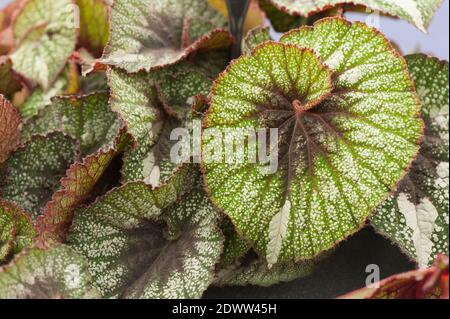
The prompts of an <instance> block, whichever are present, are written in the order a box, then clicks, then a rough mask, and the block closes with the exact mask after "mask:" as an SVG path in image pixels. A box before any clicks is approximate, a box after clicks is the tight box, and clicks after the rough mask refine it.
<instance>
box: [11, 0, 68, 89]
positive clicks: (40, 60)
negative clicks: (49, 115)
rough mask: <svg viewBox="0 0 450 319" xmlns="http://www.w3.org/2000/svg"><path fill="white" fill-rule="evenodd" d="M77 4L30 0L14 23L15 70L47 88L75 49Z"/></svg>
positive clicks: (63, 0) (60, 1)
mask: <svg viewBox="0 0 450 319" xmlns="http://www.w3.org/2000/svg"><path fill="white" fill-rule="evenodd" d="M74 8H75V4H74V3H73V2H72V1H71V0H29V1H27V2H26V3H25V5H24V6H23V8H22V9H21V11H20V13H19V14H18V16H17V17H16V18H15V21H14V25H13V33H14V40H15V44H16V49H15V51H14V53H13V54H12V55H11V60H12V61H13V67H14V70H16V71H17V72H18V73H20V74H22V75H24V76H25V77H27V78H30V79H32V80H34V81H36V82H37V83H38V84H39V85H40V86H41V87H42V88H43V89H44V91H46V90H47V89H48V88H50V87H51V86H52V84H53V82H54V81H55V80H56V78H57V77H58V74H59V73H60V72H61V71H62V69H63V68H64V65H65V64H66V61H67V59H68V58H69V56H70V55H71V54H72V52H73V50H74V49H75V44H76V37H77V32H76V25H75V22H76V21H75V11H74V10H75V9H74Z"/></svg>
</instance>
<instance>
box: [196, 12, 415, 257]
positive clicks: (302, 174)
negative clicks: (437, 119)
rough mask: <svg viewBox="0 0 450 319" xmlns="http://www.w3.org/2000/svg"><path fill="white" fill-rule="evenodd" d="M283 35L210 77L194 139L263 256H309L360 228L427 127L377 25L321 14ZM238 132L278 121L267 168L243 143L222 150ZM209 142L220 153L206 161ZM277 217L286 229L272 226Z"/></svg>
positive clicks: (226, 205) (225, 203)
mask: <svg viewBox="0 0 450 319" xmlns="http://www.w3.org/2000/svg"><path fill="white" fill-rule="evenodd" d="M281 41H282V43H273V42H265V43H263V44H261V45H260V46H259V47H257V48H256V49H255V50H254V51H253V52H252V54H251V55H247V56H243V57H241V58H239V59H238V60H236V61H234V62H233V63H232V64H231V65H230V66H229V67H228V69H227V70H226V72H224V73H223V74H222V75H221V76H220V77H219V79H218V80H217V81H216V82H215V84H214V86H213V89H212V96H211V106H210V109H209V111H208V113H207V115H206V117H205V119H204V126H205V127H206V130H204V132H203V141H202V143H203V162H202V165H203V170H204V172H205V180H206V186H207V189H208V191H209V192H210V195H211V198H212V200H213V202H214V203H216V204H217V205H218V206H219V207H220V208H222V209H223V210H224V212H225V213H226V214H227V215H228V216H229V217H230V218H231V219H232V221H233V224H234V225H235V226H236V228H237V231H238V232H239V233H240V234H242V235H243V236H244V237H245V238H246V239H247V240H249V241H250V242H252V243H253V244H254V247H255V249H256V251H257V252H258V253H259V254H261V255H264V256H266V257H269V256H270V258H269V259H270V260H269V263H271V264H273V263H274V262H275V260H277V261H279V262H289V261H297V260H301V259H305V258H312V257H314V256H316V255H318V254H319V253H321V252H323V251H325V250H327V249H330V248H332V247H334V246H335V245H336V244H337V243H338V242H340V241H342V240H343V239H345V238H346V237H348V236H349V235H351V234H353V233H354V232H355V231H357V230H359V229H360V228H361V227H362V225H363V224H364V223H365V221H366V219H367V218H368V215H369V214H370V212H371V211H372V210H373V209H374V208H376V207H377V206H378V205H379V204H380V202H381V201H382V200H383V199H385V197H386V195H387V194H388V193H389V191H390V190H391V189H392V188H393V187H394V186H395V185H396V183H397V182H398V181H399V180H400V179H401V178H402V177H403V175H404V173H405V170H406V169H407V168H408V167H409V165H410V163H411V162H412V160H413V158H414V156H415V155H416V154H417V151H418V142H419V139H420V137H421V134H422V125H423V123H422V121H421V120H420V118H419V114H418V113H419V112H418V109H419V103H418V100H417V98H416V96H415V94H414V88H413V85H412V82H411V79H410V77H409V74H408V72H407V68H406V63H405V61H404V60H403V58H401V57H400V56H399V54H398V53H397V52H396V51H395V49H394V48H393V47H392V45H391V44H390V43H389V42H388V41H387V40H386V39H385V38H384V37H383V36H382V35H381V34H380V33H378V31H376V30H374V29H372V28H369V27H368V26H366V25H365V24H362V23H353V24H351V23H349V22H348V21H346V20H344V19H341V18H329V19H324V20H321V21H319V22H317V23H316V24H315V25H314V27H303V28H300V29H298V30H294V31H292V32H290V33H287V34H286V35H284V36H283V37H282V39H281ZM312 50H314V51H312ZM316 54H317V55H318V56H319V57H320V58H319V57H318V56H317V55H316ZM321 60H323V61H324V63H322V62H321ZM236 128H239V129H240V132H241V133H239V134H236V135H237V136H233V137H234V141H235V142H236V140H237V141H238V142H237V143H239V141H244V142H245V138H246V137H247V135H248V134H247V133H246V132H248V130H251V131H252V132H256V130H259V129H269V128H278V135H275V137H277V139H276V142H277V143H276V144H275V146H273V147H271V148H270V149H269V153H271V154H272V155H273V153H274V150H278V154H277V153H275V155H276V157H275V156H273V157H275V159H276V161H275V159H274V158H272V163H271V164H273V166H274V167H273V168H276V170H275V172H274V173H273V174H271V173H268V171H267V165H265V163H264V162H263V161H262V160H261V159H260V160H259V161H258V162H257V163H254V162H253V163H252V162H251V161H247V160H246V159H248V158H250V155H249V150H251V148H250V147H244V155H243V156H240V154H239V153H238V152H233V153H232V154H231V160H230V159H226V158H224V157H225V156H224V155H223V153H224V152H223V144H226V143H227V141H228V139H229V138H228V137H227V135H228V136H229V135H230V134H229V130H230V129H236ZM242 128H245V129H246V130H242ZM212 129H214V131H215V132H217V131H218V132H219V133H220V134H216V135H218V138H210V134H208V131H209V130H212ZM266 132H267V131H266ZM255 134H256V133H255ZM267 135H269V133H268V132H267ZM244 144H245V143H244ZM258 144H259V142H258ZM268 144H269V142H267V145H268ZM211 149H212V150H218V153H222V157H220V158H219V160H218V161H217V160H213V161H211V160H210V159H207V157H208V150H211ZM221 150H222V152H221ZM205 154H206V156H205ZM288 203H289V205H288ZM289 206H290V209H289V214H284V209H283V207H289ZM286 210H287V209H286ZM280 213H283V214H281V215H282V216H288V225H287V230H286V231H284V227H282V228H278V231H273V232H272V231H271V230H269V228H272V227H270V226H271V225H272V224H274V225H275V220H274V218H275V216H277V214H280ZM281 215H278V216H281ZM283 220H284V219H283ZM271 221H273V223H272V222H271ZM277 224H279V225H282V224H280V223H277ZM283 225H284V224H283ZM280 238H281V241H282V245H281V248H280V250H279V251H278V249H279V247H278V245H279V240H280ZM269 243H276V245H272V244H270V245H269ZM275 257H277V258H275Z"/></svg>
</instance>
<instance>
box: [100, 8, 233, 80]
mask: <svg viewBox="0 0 450 319" xmlns="http://www.w3.org/2000/svg"><path fill="white" fill-rule="evenodd" d="M225 26H226V19H225V18H224V17H223V16H222V15H221V14H220V13H219V12H217V11H215V10H214V9H213V8H211V7H209V5H208V2H207V0H185V1H175V0H161V1H157V2H155V1H152V0H143V1H141V0H139V1H137V0H132V1H130V0H116V1H114V4H113V5H112V9H111V36H110V40H109V43H108V45H107V47H106V49H105V52H104V54H103V57H102V59H101V63H104V64H108V65H114V66H117V67H119V68H122V69H125V70H127V71H128V72H137V71H140V70H146V71H149V70H151V69H155V68H158V67H162V66H167V65H170V64H174V63H176V62H178V61H180V60H181V59H183V58H185V57H187V56H189V55H190V54H191V53H192V52H196V51H205V50H214V49H220V48H224V47H225V48H226V47H228V46H229V45H230V44H231V36H230V34H229V33H228V32H227V31H225V30H223V29H218V28H223V27H225Z"/></svg>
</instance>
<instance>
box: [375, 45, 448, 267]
mask: <svg viewBox="0 0 450 319" xmlns="http://www.w3.org/2000/svg"><path fill="white" fill-rule="evenodd" d="M406 61H407V62H408V66H409V70H410V72H411V75H412V77H413V79H414V83H415V86H416V90H417V93H418V94H419V97H420V98H421V100H422V115H423V118H424V120H425V125H426V127H425V137H424V139H423V141H422V145H421V149H420V153H419V155H418V157H417V159H416V160H415V162H414V163H413V164H412V167H411V170H410V172H409V174H408V175H407V176H406V177H405V178H404V179H403V180H402V182H401V183H400V185H399V187H398V189H397V192H396V193H395V194H393V195H392V196H390V197H389V198H388V199H387V201H386V202H385V203H384V204H382V205H381V206H380V207H379V209H378V210H377V211H376V212H375V214H374V215H373V216H372V217H371V220H370V222H371V224H372V226H373V227H374V228H375V229H376V230H377V231H378V232H380V233H381V234H383V235H385V236H387V237H388V238H389V239H391V240H392V241H393V242H395V243H396V244H398V245H399V246H400V248H401V249H402V251H404V252H405V253H406V254H407V255H408V256H409V257H410V258H411V259H412V260H414V261H415V262H416V263H417V264H418V265H419V267H420V268H426V267H428V266H431V265H432V263H433V261H434V259H435V258H436V256H437V255H438V254H439V253H442V254H445V255H448V220H449V213H448V205H449V202H448V197H449V191H448V187H449V183H448V175H449V166H448V160H449V153H448V149H449V138H448V136H449V135H448V123H449V111H448V100H449V84H448V77H449V68H448V62H444V61H439V60H437V59H435V58H430V57H427V56H425V55H421V54H417V55H410V56H407V57H406Z"/></svg>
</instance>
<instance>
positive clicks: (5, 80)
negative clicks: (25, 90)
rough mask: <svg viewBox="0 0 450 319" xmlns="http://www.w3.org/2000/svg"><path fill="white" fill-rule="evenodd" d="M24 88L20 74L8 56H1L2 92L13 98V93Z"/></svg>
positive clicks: (0, 76) (0, 82)
mask: <svg viewBox="0 0 450 319" xmlns="http://www.w3.org/2000/svg"><path fill="white" fill-rule="evenodd" d="M21 88H22V85H21V84H20V80H19V78H18V76H17V75H16V74H15V72H14V70H13V69H12V62H11V59H10V58H9V57H8V56H0V94H3V95H4V96H6V97H7V98H8V99H12V97H13V94H14V93H15V92H17V91H19V90H20V89H21Z"/></svg>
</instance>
